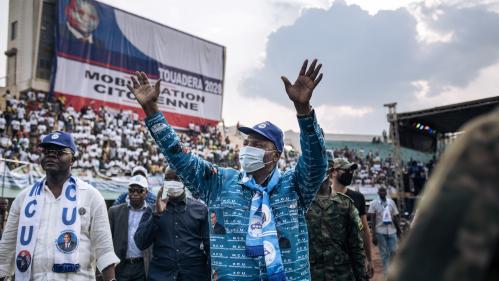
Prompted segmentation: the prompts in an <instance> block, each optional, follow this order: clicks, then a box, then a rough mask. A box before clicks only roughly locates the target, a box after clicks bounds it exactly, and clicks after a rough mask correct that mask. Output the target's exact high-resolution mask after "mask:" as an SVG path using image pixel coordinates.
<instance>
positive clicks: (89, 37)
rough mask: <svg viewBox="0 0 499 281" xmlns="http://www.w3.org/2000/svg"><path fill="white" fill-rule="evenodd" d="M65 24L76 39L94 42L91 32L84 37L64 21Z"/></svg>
mask: <svg viewBox="0 0 499 281" xmlns="http://www.w3.org/2000/svg"><path fill="white" fill-rule="evenodd" d="M66 26H67V27H68V29H69V30H70V31H71V33H73V35H74V36H75V37H76V39H79V40H83V41H88V43H90V44H92V43H94V39H93V35H92V34H90V35H89V36H88V37H85V36H84V35H83V34H81V32H79V31H78V30H76V29H75V28H74V27H72V26H71V25H70V24H69V23H68V22H66Z"/></svg>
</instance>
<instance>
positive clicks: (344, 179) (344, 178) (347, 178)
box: [338, 172, 353, 186]
mask: <svg viewBox="0 0 499 281" xmlns="http://www.w3.org/2000/svg"><path fill="white" fill-rule="evenodd" d="M352 179H353V173H352V172H344V173H343V174H341V175H340V176H339V177H338V182H339V183H341V184H342V185H343V186H349V185H350V184H352Z"/></svg>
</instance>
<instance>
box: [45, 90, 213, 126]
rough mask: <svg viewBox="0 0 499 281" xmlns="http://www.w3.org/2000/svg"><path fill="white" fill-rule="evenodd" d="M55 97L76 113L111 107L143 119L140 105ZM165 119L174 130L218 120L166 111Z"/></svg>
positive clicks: (84, 98) (66, 95) (72, 97)
mask: <svg viewBox="0 0 499 281" xmlns="http://www.w3.org/2000/svg"><path fill="white" fill-rule="evenodd" d="M55 95H56V96H64V97H65V99H66V102H65V105H66V106H68V105H71V106H72V107H74V109H75V110H76V111H77V112H78V111H80V110H81V108H82V107H84V106H89V107H92V108H93V109H94V110H98V109H99V108H100V107H101V106H104V107H111V108H115V109H118V110H119V109H123V110H131V111H133V112H135V113H137V114H138V115H139V118H140V119H143V118H144V117H145V113H144V111H143V110H142V109H141V108H140V105H138V104H137V107H135V106H131V105H124V104H119V103H115V102H109V101H102V100H98V99H93V98H88V97H80V96H75V95H71V94H66V93H61V92H55ZM163 114H164V115H165V117H166V119H167V120H168V124H170V125H171V126H173V127H176V128H183V129H188V128H189V123H194V124H197V125H209V126H216V125H217V124H218V120H211V119H206V118H202V117H196V116H191V115H186V114H180V113H173V112H168V111H163Z"/></svg>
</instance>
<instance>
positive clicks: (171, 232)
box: [134, 167, 210, 281]
mask: <svg viewBox="0 0 499 281" xmlns="http://www.w3.org/2000/svg"><path fill="white" fill-rule="evenodd" d="M164 189H166V193H167V195H168V196H167V198H166V199H162V198H163V190H164ZM134 238H135V242H136V243H137V246H138V247H139V249H145V248H147V247H150V246H151V245H153V247H154V250H153V257H152V260H151V266H150V270H149V275H148V281H163V280H169V281H170V280H182V281H209V280H210V266H209V265H210V259H209V255H210V254H209V253H210V242H209V234H208V209H207V208H206V205H205V204H203V203H201V202H200V201H198V200H195V199H192V198H189V197H187V196H186V193H185V187H184V184H183V182H182V181H181V179H180V178H179V177H178V176H177V174H176V171H175V170H173V169H172V168H170V167H169V168H167V169H166V171H165V182H164V184H163V187H162V188H161V189H160V190H159V192H158V195H157V197H156V206H155V209H154V211H153V212H151V211H150V210H148V211H147V212H146V213H145V214H144V216H143V217H142V221H141V222H140V225H139V228H138V229H137V232H136V233H135V237H134Z"/></svg>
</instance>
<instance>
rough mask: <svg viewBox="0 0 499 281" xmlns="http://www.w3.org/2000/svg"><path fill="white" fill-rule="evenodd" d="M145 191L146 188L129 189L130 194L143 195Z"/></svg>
mask: <svg viewBox="0 0 499 281" xmlns="http://www.w3.org/2000/svg"><path fill="white" fill-rule="evenodd" d="M144 191H145V189H144V188H132V187H130V188H128V192H129V193H138V194H141V193H143V192H144Z"/></svg>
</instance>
